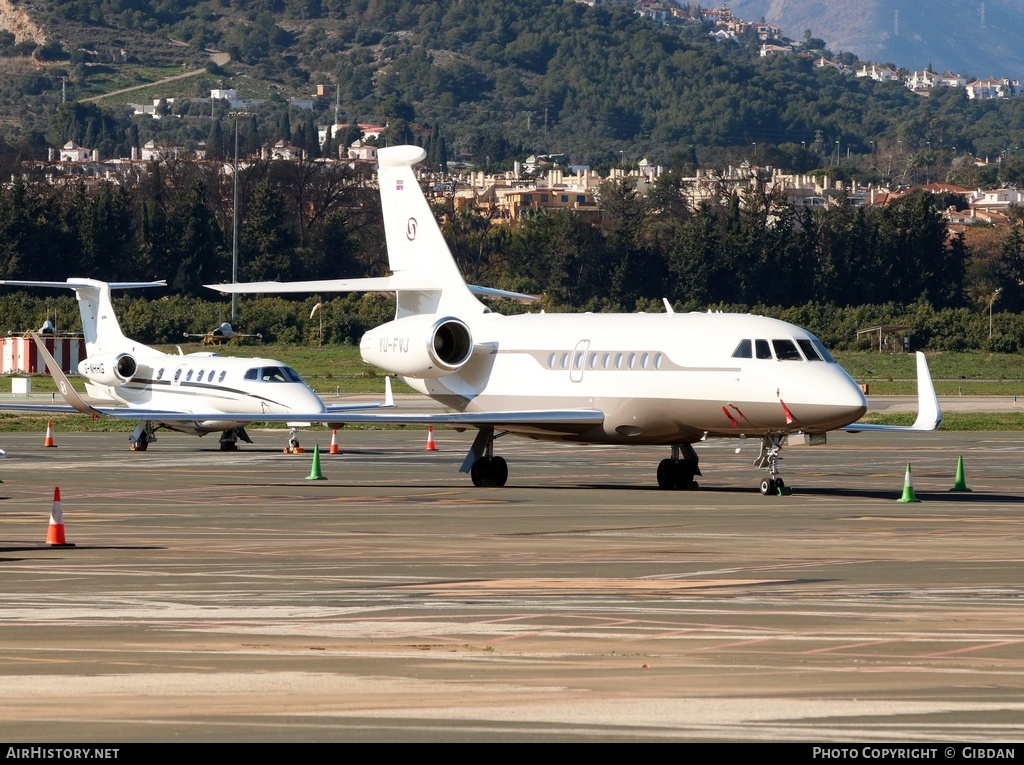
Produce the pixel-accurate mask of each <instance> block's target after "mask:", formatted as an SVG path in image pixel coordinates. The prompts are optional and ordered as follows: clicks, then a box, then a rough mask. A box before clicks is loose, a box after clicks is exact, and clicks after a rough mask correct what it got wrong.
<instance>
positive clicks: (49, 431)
mask: <svg viewBox="0 0 1024 765" xmlns="http://www.w3.org/2000/svg"><path fill="white" fill-rule="evenodd" d="M56 445H57V444H55V443H54V442H53V422H51V421H50V420H47V421H46V440H44V441H43V446H56Z"/></svg>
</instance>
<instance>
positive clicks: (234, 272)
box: [231, 114, 238, 327]
mask: <svg viewBox="0 0 1024 765" xmlns="http://www.w3.org/2000/svg"><path fill="white" fill-rule="evenodd" d="M232 176H233V178H234V181H235V192H234V199H233V202H232V205H231V282H232V283H233V284H238V114H235V170H234V173H232ZM237 323H238V293H237V292H232V293H231V326H232V327H234V326H236V325H237Z"/></svg>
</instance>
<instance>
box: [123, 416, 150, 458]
mask: <svg viewBox="0 0 1024 765" xmlns="http://www.w3.org/2000/svg"><path fill="white" fill-rule="evenodd" d="M154 441H156V427H155V426H154V425H153V424H152V423H150V422H149V421H148V420H140V421H139V424H138V425H136V426H135V430H133V431H132V434H131V435H130V436H128V443H129V445H130V447H131V450H132V451H133V452H144V451H146V449H148V448H149V445H150V444H151V443H153V442H154Z"/></svg>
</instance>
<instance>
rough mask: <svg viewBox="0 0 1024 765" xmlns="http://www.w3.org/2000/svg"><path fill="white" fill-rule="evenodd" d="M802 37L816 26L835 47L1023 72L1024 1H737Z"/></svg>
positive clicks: (914, 63) (921, 64) (948, 65)
mask: <svg viewBox="0 0 1024 765" xmlns="http://www.w3.org/2000/svg"><path fill="white" fill-rule="evenodd" d="M729 7H730V8H732V10H733V12H734V13H736V14H737V15H738V16H740V17H741V18H745V19H755V20H756V19H761V18H762V17H763V18H764V19H765V20H766V21H767V22H769V23H770V24H775V25H776V26H780V27H782V29H783V30H784V33H785V34H787V35H788V36H789V37H793V38H795V39H800V38H801V37H802V36H803V33H804V31H805V30H807V29H810V30H811V31H812V32H813V34H814V36H815V37H820V38H822V39H824V40H825V42H826V43H828V46H829V48H830V49H831V50H836V51H840V50H843V51H852V52H854V53H856V55H857V56H858V57H860V58H862V59H866V60H870V61H876V62H879V63H883V62H884V63H893V64H895V65H897V66H900V67H904V68H906V69H909V70H911V71H914V70H917V69H924V68H925V67H926V66H927V65H928V64H931V65H932V68H933V69H934V70H935V71H939V72H942V71H947V70H948V71H953V72H958V73H960V74H965V75H969V76H972V77H979V78H984V77H1009V78H1011V79H1024V4H1022V3H1021V2H1019V0H968V2H959V1H957V0H932V2H929V3H921V2H916V0H860V2H856V3H851V2H849V1H848V0H732V2H730V3H729Z"/></svg>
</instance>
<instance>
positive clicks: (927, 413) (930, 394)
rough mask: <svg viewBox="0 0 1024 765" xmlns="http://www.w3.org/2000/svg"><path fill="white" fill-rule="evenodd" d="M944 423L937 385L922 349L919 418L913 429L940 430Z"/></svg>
mask: <svg viewBox="0 0 1024 765" xmlns="http://www.w3.org/2000/svg"><path fill="white" fill-rule="evenodd" d="M941 424H942V409H941V408H940V407H939V397H938V396H936V395H935V385H934V384H933V383H932V375H931V372H930V371H929V370H928V360H927V359H926V358H925V356H924V354H923V353H922V352H921V351H918V352H917V419H916V420H914V424H913V425H911V426H910V429H911V430H938V427H939V425H941Z"/></svg>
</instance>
